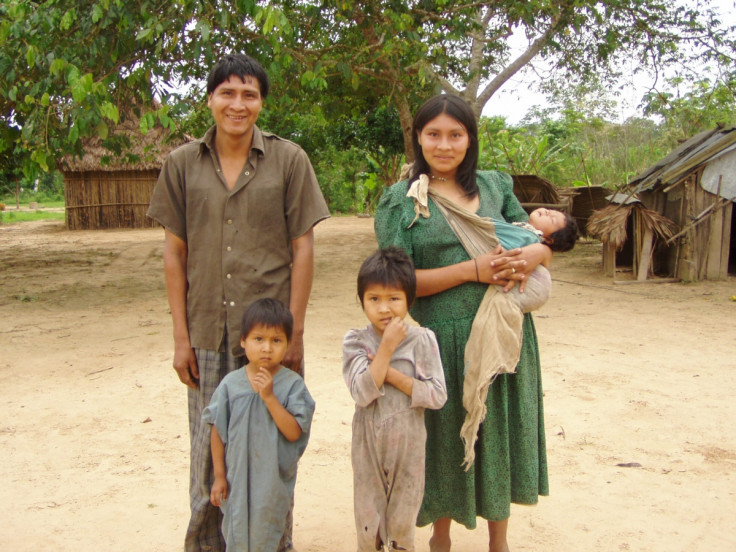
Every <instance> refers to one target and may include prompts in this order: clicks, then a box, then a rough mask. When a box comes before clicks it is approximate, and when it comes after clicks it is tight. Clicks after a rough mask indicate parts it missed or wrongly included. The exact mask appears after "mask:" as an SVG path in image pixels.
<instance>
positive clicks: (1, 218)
mask: <svg viewBox="0 0 736 552" xmlns="http://www.w3.org/2000/svg"><path fill="white" fill-rule="evenodd" d="M62 206H63V205H62ZM34 220H64V211H41V210H38V211H16V210H14V209H13V210H10V211H9V210H7V209H6V210H5V211H0V224H13V223H16V222H29V221H34Z"/></svg>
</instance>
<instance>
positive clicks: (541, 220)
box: [529, 207, 579, 252]
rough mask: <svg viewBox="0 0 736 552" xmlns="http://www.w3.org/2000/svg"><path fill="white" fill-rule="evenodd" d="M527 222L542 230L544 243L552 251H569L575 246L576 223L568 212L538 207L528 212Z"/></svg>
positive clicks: (576, 235)
mask: <svg viewBox="0 0 736 552" xmlns="http://www.w3.org/2000/svg"><path fill="white" fill-rule="evenodd" d="M529 224H531V225H532V226H533V227H534V228H536V229H537V230H539V231H540V232H542V236H544V243H545V244H547V245H548V246H549V248H550V249H551V250H552V251H557V252H563V251H570V250H571V249H572V248H573V247H575V242H576V241H577V239H578V235H579V231H578V223H577V222H576V221H575V219H574V218H573V217H571V216H570V215H569V214H567V213H563V212H562V211H557V210H556V209H546V208H544V207H540V208H538V209H534V211H532V212H531V213H529Z"/></svg>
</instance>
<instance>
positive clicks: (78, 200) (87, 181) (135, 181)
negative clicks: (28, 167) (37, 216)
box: [64, 169, 159, 230]
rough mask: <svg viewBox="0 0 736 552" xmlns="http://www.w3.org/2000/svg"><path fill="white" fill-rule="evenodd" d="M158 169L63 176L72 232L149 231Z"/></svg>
mask: <svg viewBox="0 0 736 552" xmlns="http://www.w3.org/2000/svg"><path fill="white" fill-rule="evenodd" d="M158 173H159V169H148V170H140V171H131V170H127V171H125V170H117V171H100V170H98V171H85V172H73V173H65V174H64V200H65V203H66V226H67V228H68V229H69V230H96V229H102V228H150V227H154V226H156V223H155V222H154V221H153V220H152V219H149V218H148V217H146V211H147V210H148V204H149V203H150V201H151V195H152V194H153V187H154V185H155V184H156V180H157V179H158Z"/></svg>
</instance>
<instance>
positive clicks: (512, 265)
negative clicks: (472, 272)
mask: <svg viewBox="0 0 736 552" xmlns="http://www.w3.org/2000/svg"><path fill="white" fill-rule="evenodd" d="M475 262H477V263H478V275H477V276H478V281H480V282H484V283H486V284H494V285H497V286H504V291H509V290H510V289H511V288H513V287H514V285H515V284H516V282H517V281H518V282H523V281H524V278H525V277H526V272H525V268H526V264H527V261H526V260H525V259H523V258H522V250H521V249H519V248H517V249H512V250H510V251H505V250H504V249H503V247H501V246H500V245H499V246H498V247H496V249H494V250H493V251H491V252H490V253H486V254H485V255H481V256H479V257H478V258H476V259H475Z"/></svg>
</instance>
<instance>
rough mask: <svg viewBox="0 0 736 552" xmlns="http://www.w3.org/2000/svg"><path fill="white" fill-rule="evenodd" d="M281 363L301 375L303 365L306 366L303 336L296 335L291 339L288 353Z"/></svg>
mask: <svg viewBox="0 0 736 552" xmlns="http://www.w3.org/2000/svg"><path fill="white" fill-rule="evenodd" d="M281 364H283V365H284V366H286V367H287V368H289V369H290V370H292V371H294V372H296V373H297V374H299V375H300V376H303V375H304V374H302V367H303V366H304V339H303V338H302V336H297V335H294V336H292V338H291V339H290V340H289V348H288V349H286V355H284V360H282V361H281Z"/></svg>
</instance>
